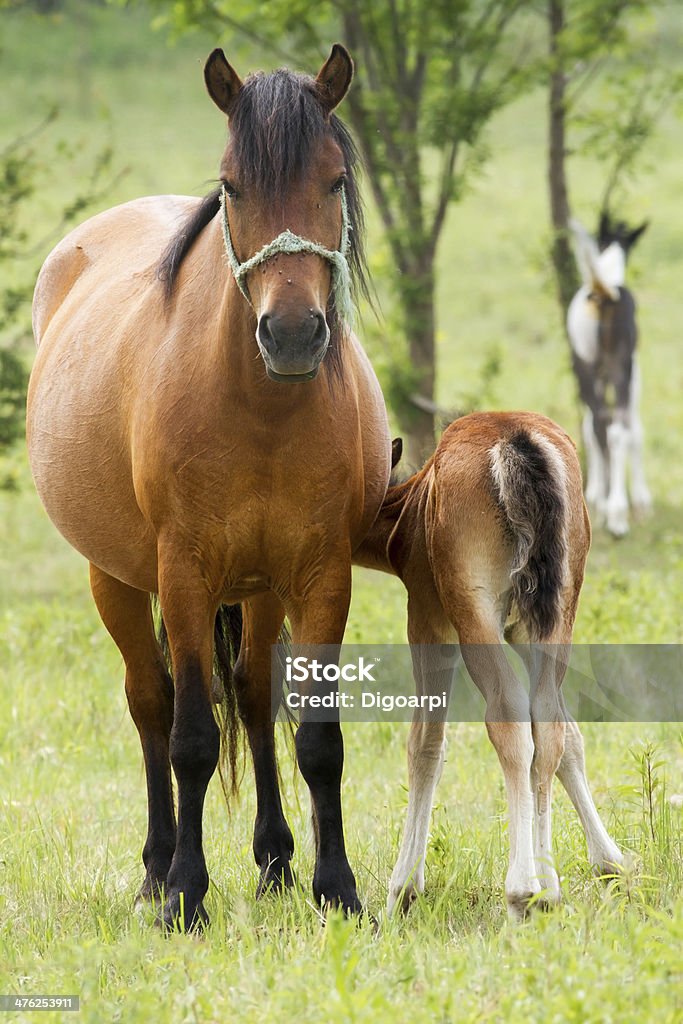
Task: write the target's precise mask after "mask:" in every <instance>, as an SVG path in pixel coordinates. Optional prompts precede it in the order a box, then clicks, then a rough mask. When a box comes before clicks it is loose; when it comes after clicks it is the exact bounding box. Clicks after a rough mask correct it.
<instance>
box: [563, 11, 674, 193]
mask: <svg viewBox="0 0 683 1024" xmlns="http://www.w3.org/2000/svg"><path fill="white" fill-rule="evenodd" d="M566 10H567V22H566V25H565V27H564V29H563V31H562V33H561V35H560V37H559V40H558V53H557V57H556V61H557V63H558V64H559V66H560V67H562V69H563V70H564V73H565V75H566V80H567V96H566V115H567V122H568V127H569V130H570V133H571V135H572V142H571V143H570V150H571V151H573V152H577V153H590V154H591V155H592V156H593V157H595V158H597V159H599V160H601V161H602V162H603V164H604V167H605V181H604V185H603V189H602V192H601V194H600V195H599V196H596V197H595V204H594V205H595V209H596V212H597V211H598V210H601V209H608V208H609V207H610V204H612V205H613V206H617V207H619V206H620V205H623V203H624V201H625V199H626V197H627V194H628V190H629V185H630V184H633V182H634V180H635V178H636V175H637V174H638V172H639V171H640V170H641V169H642V165H643V163H644V162H646V161H647V157H648V146H649V145H650V144H651V142H652V139H653V136H654V134H655V132H656V130H657V128H658V127H659V125H660V123H661V119H662V117H663V115H664V113H665V112H666V110H667V109H668V108H669V107H671V106H673V105H675V104H676V102H677V100H678V99H679V98H680V96H681V95H682V94H683V72H681V71H679V70H678V69H675V68H671V67H670V66H668V63H667V62H665V61H664V60H663V59H662V57H663V54H664V51H665V49H666V47H667V31H668V27H669V12H668V10H667V5H666V3H665V2H664V0H610V2H609V3H604V2H602V0H576V2H572V3H571V4H567V5H566Z"/></svg>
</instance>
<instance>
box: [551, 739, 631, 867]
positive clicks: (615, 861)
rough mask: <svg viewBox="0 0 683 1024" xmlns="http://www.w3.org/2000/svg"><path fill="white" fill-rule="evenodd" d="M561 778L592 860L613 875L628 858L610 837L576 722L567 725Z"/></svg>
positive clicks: (559, 771) (595, 864) (561, 762)
mask: <svg viewBox="0 0 683 1024" xmlns="http://www.w3.org/2000/svg"><path fill="white" fill-rule="evenodd" d="M557 777H558V779H559V780H560V782H561V783H562V785H563V786H564V788H565V789H566V790H567V794H568V796H569V799H570V800H571V802H572V803H573V805H574V807H575V808H576V813H577V814H578V816H579V819H580V821H581V824H582V826H583V830H584V832H585V833H586V842H587V844H588V857H589V860H590V862H591V864H592V865H593V866H594V867H595V868H596V870H597V871H599V872H600V873H601V874H602V873H606V874H611V873H613V872H614V871H615V869H618V868H619V867H620V865H622V864H623V862H624V857H623V854H622V852H621V850H620V849H619V847H618V846H617V844H616V843H615V842H614V840H613V839H611V838H610V836H609V833H608V832H607V829H606V828H605V826H604V825H603V823H602V819H601V818H600V815H599V814H598V812H597V810H596V808H595V804H594V802H593V797H592V795H591V791H590V788H589V786H588V780H587V778H586V764H585V758H584V752H583V737H582V736H581V732H580V730H579V727H578V725H577V724H576V722H573V721H569V722H567V730H566V736H565V745H564V754H563V755H562V760H561V761H560V766H559V768H558V769H557Z"/></svg>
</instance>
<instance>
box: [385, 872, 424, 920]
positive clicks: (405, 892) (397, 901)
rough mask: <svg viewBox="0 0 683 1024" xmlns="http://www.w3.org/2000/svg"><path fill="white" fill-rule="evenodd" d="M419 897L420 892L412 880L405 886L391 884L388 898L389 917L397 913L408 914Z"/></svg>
mask: <svg viewBox="0 0 683 1024" xmlns="http://www.w3.org/2000/svg"><path fill="white" fill-rule="evenodd" d="M419 895H420V890H418V888H417V887H416V885H415V883H414V882H413V881H412V879H409V880H408V881H407V882H405V883H404V884H403V885H400V884H398V883H397V884H394V883H392V882H390V883H389V895H388V896H387V914H388V915H389V917H391V916H392V914H397V913H401V914H407V913H408V911H409V910H410V908H411V907H412V905H413V903H414V902H415V900H416V899H417V897H418V896H419Z"/></svg>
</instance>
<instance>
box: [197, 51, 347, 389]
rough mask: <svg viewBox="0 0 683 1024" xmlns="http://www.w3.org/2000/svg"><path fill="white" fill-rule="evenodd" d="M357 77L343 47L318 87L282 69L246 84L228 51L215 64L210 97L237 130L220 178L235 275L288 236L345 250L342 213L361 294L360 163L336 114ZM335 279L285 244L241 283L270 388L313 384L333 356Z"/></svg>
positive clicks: (325, 265) (208, 71) (314, 255)
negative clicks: (280, 384) (271, 383)
mask: <svg viewBox="0 0 683 1024" xmlns="http://www.w3.org/2000/svg"><path fill="white" fill-rule="evenodd" d="M352 75H353V64H352V62H351V58H350V57H349V55H348V53H347V52H346V50H345V49H344V48H343V47H342V46H339V45H336V46H334V47H333V49H332V52H331V54H330V57H329V58H328V60H327V61H326V62H325V64H324V65H323V67H322V68H321V70H320V72H319V73H318V76H317V77H316V78H310V77H308V76H304V75H299V74H295V73H293V72H291V71H288V70H286V69H281V70H279V71H275V72H273V73H271V74H263V73H258V74H254V75H250V76H248V77H247V78H246V79H245V81H244V82H242V81H241V79H240V78H239V76H238V75H237V73H236V72H235V70H234V69H233V68H232V67H231V66H230V64H229V63H228V62H227V60H226V59H225V55H224V54H223V51H222V50H214V51H213V53H212V54H211V55H210V57H209V59H208V61H207V63H206V67H205V70H204V77H205V80H206V85H207V89H208V91H209V95H210V96H211V98H212V99H213V101H214V103H215V104H216V105H217V106H218V107H219V108H220V110H222V111H223V113H224V114H226V115H227V117H228V121H229V128H230V134H229V140H228V144H227V147H226V149H225V152H224V154H223V158H222V160H221V167H220V178H221V182H222V189H223V202H224V216H225V218H226V221H227V223H225V222H224V232H225V233H226V244H227V245H229V247H230V248H231V249H232V262H233V269H234V268H235V267H237V266H241V265H244V264H245V263H247V261H249V260H250V259H252V258H253V257H254V256H255V255H256V254H258V253H260V252H261V250H263V249H264V247H265V246H267V245H269V244H270V243H272V242H273V241H274V240H276V239H277V240H278V242H279V241H280V238H279V236H281V235H282V233H283V232H285V231H286V230H287V229H289V231H291V232H292V233H293V234H294V235H295V236H298V239H299V240H300V241H301V240H303V241H304V242H305V243H309V242H313V243H315V244H316V245H317V246H318V247H322V249H323V250H327V251H328V252H330V253H336V252H339V251H340V249H341V248H342V247H343V243H344V238H343V234H344V231H343V228H344V213H343V210H344V206H345V207H346V211H347V224H348V228H349V229H350V230H349V233H348V247H347V252H346V257H347V259H348V264H349V269H350V272H351V275H352V279H353V282H354V284H356V285H358V284H360V286H361V288H363V287H364V280H363V257H362V250H361V246H362V222H361V220H362V214H361V210H360V205H359V197H358V192H357V186H356V181H355V177H354V170H355V166H356V161H357V157H356V152H355V149H354V146H353V143H352V141H351V138H350V136H349V134H348V132H347V131H346V129H345V128H344V126H343V125H342V123H341V122H340V121H339V120H338V118H337V117H335V115H334V114H333V111H334V109H335V107H337V105H338V104H339V103H340V102H341V100H342V99H343V98H344V96H345V95H346V92H347V90H348V87H349V85H350V83H351V78H352ZM287 237H289V236H287ZM283 249H284V251H282V250H283ZM245 270H246V268H245ZM332 270H333V264H332V262H331V261H330V260H329V259H328V258H326V257H325V255H324V254H323V255H321V254H320V252H311V251H310V249H307V248H305V247H304V249H303V251H299V252H291V251H289V252H288V251H287V245H286V244H283V245H281V246H280V248H279V249H276V251H274V252H272V253H271V254H270V255H267V256H266V257H265V258H262V259H261V261H260V262H258V263H257V264H256V265H255V266H253V267H252V269H250V270H249V271H248V273H246V274H244V277H243V278H242V279H240V278H238V282H239V283H240V286H241V288H242V290H243V292H244V294H245V297H246V299H247V300H248V301H249V302H250V303H251V305H252V307H253V310H254V313H255V315H256V340H257V342H258V346H259V349H260V351H261V355H262V356H263V359H264V362H265V365H266V369H267V372H268V375H269V376H270V377H271V378H272V379H273V380H276V381H285V382H298V381H302V380H311V379H312V378H313V377H315V376H316V374H317V372H318V369H319V367H320V364H321V362H322V360H323V359H324V357H325V354H326V353H327V351H328V349H329V350H330V352H331V353H334V352H335V350H336V349H338V345H339V337H338V335H339V331H340V330H341V323H340V319H341V317H340V310H339V309H337V308H336V306H335V297H336V296H335V288H334V281H335V278H334V276H333V273H332ZM332 358H334V355H333V356H332Z"/></svg>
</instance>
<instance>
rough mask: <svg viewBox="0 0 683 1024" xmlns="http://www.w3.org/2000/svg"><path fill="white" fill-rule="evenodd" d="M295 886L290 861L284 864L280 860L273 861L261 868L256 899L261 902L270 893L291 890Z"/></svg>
mask: <svg viewBox="0 0 683 1024" xmlns="http://www.w3.org/2000/svg"><path fill="white" fill-rule="evenodd" d="M294 884H295V878H294V874H293V872H292V869H291V866H290V864H289V861H285V862H284V864H283V863H282V861H281V860H280V858H277V859H273V860H271V861H269V862H268V863H267V864H265V865H264V866H263V867H262V868H261V875H260V877H259V881H258V886H257V888H256V899H257V900H260V899H261V898H262V897H263V896H265V895H267V894H268V893H279V892H282V891H283V890H284V889H291V888H292V886H293V885H294Z"/></svg>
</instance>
